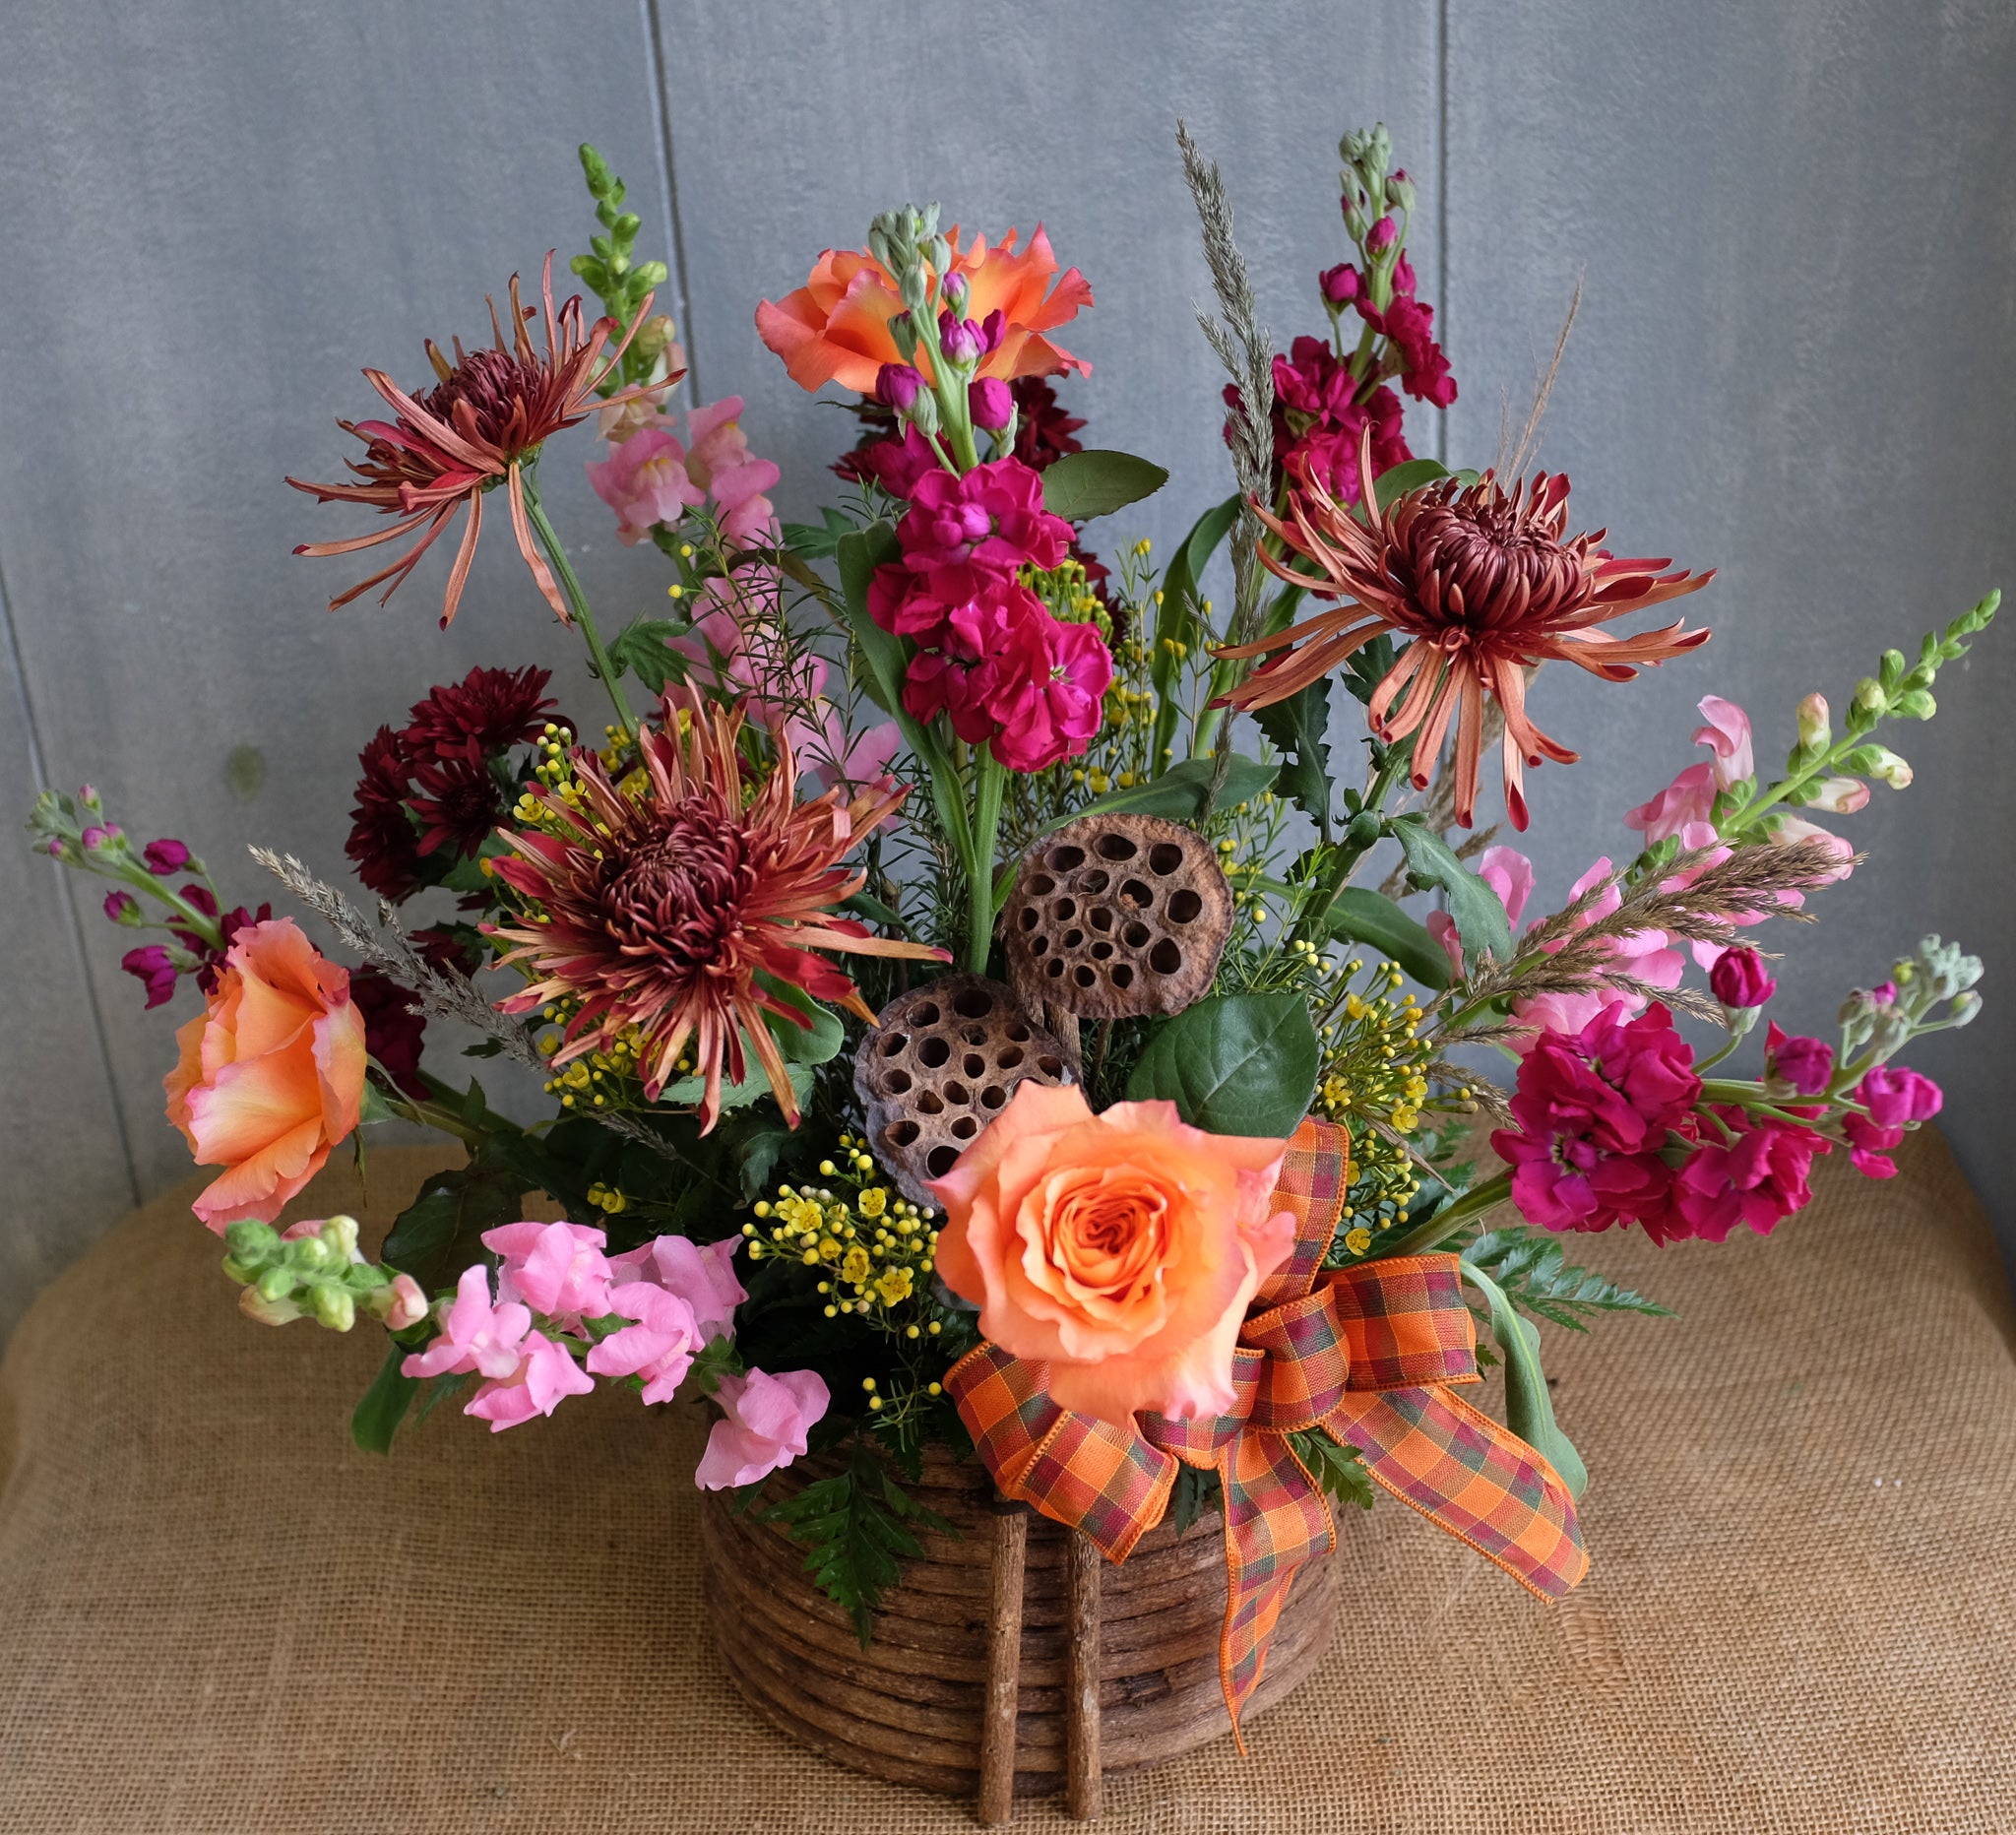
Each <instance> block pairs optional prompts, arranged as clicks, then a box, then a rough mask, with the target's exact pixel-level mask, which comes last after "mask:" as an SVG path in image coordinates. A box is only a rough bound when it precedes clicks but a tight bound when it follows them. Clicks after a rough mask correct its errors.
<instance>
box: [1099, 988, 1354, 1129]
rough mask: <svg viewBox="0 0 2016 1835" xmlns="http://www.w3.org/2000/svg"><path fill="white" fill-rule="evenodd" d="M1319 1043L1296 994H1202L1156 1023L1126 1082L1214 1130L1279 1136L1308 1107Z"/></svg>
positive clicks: (1145, 1098)
mask: <svg viewBox="0 0 2016 1835" xmlns="http://www.w3.org/2000/svg"><path fill="white" fill-rule="evenodd" d="M1320 1055H1321V1051H1320V1047H1319V1046H1318V1044H1317V1041H1316V1028H1315V1026H1314V1025H1313V1024H1312V1023H1311V1021H1310V1019H1309V1008H1308V1003H1307V1002H1306V1001H1304V1000H1303V998H1302V997H1301V995H1299V994H1228V995H1224V996H1222V997H1219V998H1217V999H1211V1000H1200V1001H1198V1002H1197V1004H1196V1005H1195V1006H1193V1007H1186V1008H1185V1009H1184V1010H1183V1011H1182V1012H1181V1013H1178V1014H1177V1015H1176V1016H1175V1018H1174V1019H1171V1020H1168V1021H1166V1022H1165V1023H1164V1024H1163V1025H1161V1026H1160V1027H1158V1028H1157V1029H1156V1031H1155V1033H1154V1035H1153V1037H1151V1038H1150V1040H1149V1042H1148V1048H1147V1050H1145V1051H1144V1052H1142V1054H1141V1058H1140V1061H1139V1062H1138V1063H1137V1064H1136V1065H1135V1066H1134V1074H1133V1075H1132V1076H1131V1077H1130V1078H1129V1079H1128V1080H1127V1094H1128V1096H1129V1097H1130V1098H1131V1099H1132V1100H1134V1101H1136V1102H1151V1101H1155V1100H1158V1099H1160V1100H1163V1101H1166V1102H1171V1103H1174V1104H1175V1106H1176V1108H1177V1111H1178V1112H1179V1113H1180V1114H1181V1115H1182V1117H1183V1119H1184V1120H1185V1121H1187V1122H1189V1123H1190V1125H1191V1126H1192V1127H1198V1128H1203V1129H1205V1130H1206V1131H1207V1132H1209V1133H1212V1134H1250V1135H1260V1136H1266V1137H1272V1138H1275V1139H1285V1138H1286V1137H1287V1136H1288V1135H1290V1134H1292V1133H1293V1132H1294V1130H1295V1128H1296V1127H1297V1126H1298V1125H1299V1124H1300V1122H1301V1119H1302V1117H1303V1116H1304V1115H1306V1114H1307V1113H1308V1112H1309V1099H1310V1098H1311V1097H1313V1096H1314V1095H1315V1093H1316V1069H1317V1063H1318V1060H1319V1057H1320Z"/></svg>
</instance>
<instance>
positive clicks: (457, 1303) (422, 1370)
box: [399, 1262, 532, 1378]
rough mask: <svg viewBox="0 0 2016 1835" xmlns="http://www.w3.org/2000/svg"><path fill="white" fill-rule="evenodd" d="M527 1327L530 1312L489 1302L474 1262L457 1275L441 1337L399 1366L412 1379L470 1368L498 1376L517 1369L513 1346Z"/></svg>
mask: <svg viewBox="0 0 2016 1835" xmlns="http://www.w3.org/2000/svg"><path fill="white" fill-rule="evenodd" d="M531 1329H532V1314H531V1312H530V1311H528V1310H527V1309H526V1307H524V1306H523V1305H521V1304H520V1303H519V1302H518V1301H516V1300H504V1301H501V1302H499V1303H498V1304H495V1305H492V1304H491V1302H490V1271H489V1270H488V1269H487V1268H486V1267H484V1266H483V1265H482V1264H481V1263H480V1262H478V1263H477V1264H476V1265H475V1266H474V1267H473V1268H465V1269H464V1270H463V1271H462V1279H461V1280H459V1281H458V1282H457V1283H456V1284H455V1300H454V1303H453V1304H452V1305H450V1306H449V1308H448V1311H447V1313H446V1314H445V1315H444V1317H443V1318H442V1321H441V1335H440V1336H439V1337H438V1338H436V1339H435V1340H434V1342H433V1343H432V1344H430V1345H429V1346H428V1347H427V1348H426V1349H425V1350H424V1351H419V1352H415V1353H414V1354H413V1355H412V1356H411V1357H410V1358H408V1359H406V1360H404V1361H403V1362H402V1363H401V1364H400V1366H399V1367H400V1372H401V1374H403V1375H407V1376H411V1377H414V1378H422V1377H427V1376H447V1375H451V1374H453V1375H459V1374H461V1373H463V1372H465V1371H470V1370H473V1371H475V1372H476V1373H477V1374H479V1375H483V1376H489V1377H495V1378H502V1377H507V1376H509V1375H511V1374H512V1373H513V1372H514V1371H515V1370H516V1369H517V1368H518V1361H519V1357H518V1347H519V1344H520V1342H521V1341H522V1340H523V1339H524V1337H525V1335H526V1333H527V1332H528V1331H530V1330H531Z"/></svg>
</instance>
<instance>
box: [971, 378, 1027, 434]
mask: <svg viewBox="0 0 2016 1835" xmlns="http://www.w3.org/2000/svg"><path fill="white" fill-rule="evenodd" d="M966 405H967V411H968V412H970V413H971V414H972V415H973V424H974V425H975V426H977V427H982V428H984V429H985V430H986V431H987V432H989V433H998V432H1000V431H1001V429H1002V428H1003V427H1006V426H1008V425H1009V424H1010V423H1011V422H1012V421H1013V420H1014V418H1015V397H1014V394H1013V393H1012V392H1011V391H1010V389H1009V387H1008V385H1007V384H1006V383H1005V382H1002V381H1000V380H999V379H998V378H996V377H993V376H985V377H982V378H981V379H980V380H979V381H978V382H976V383H974V384H973V385H972V386H971V387H970V388H969V389H968V390H967V392H966Z"/></svg>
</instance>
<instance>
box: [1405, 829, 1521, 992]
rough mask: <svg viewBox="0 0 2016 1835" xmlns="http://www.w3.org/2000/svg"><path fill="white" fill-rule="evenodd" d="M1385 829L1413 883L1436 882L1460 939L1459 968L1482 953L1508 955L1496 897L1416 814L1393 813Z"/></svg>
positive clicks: (1506, 926) (1506, 922) (1507, 932)
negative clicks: (1395, 844) (1405, 856)
mask: <svg viewBox="0 0 2016 1835" xmlns="http://www.w3.org/2000/svg"><path fill="white" fill-rule="evenodd" d="M1387 832H1388V833H1389V834H1390V835H1392V836H1393V838H1394V839H1395V840H1396V841H1398V842H1399V843H1400V846H1401V849H1402V851H1403V852H1404V853H1405V854H1407V870H1408V873H1409V875H1410V876H1411V877H1412V878H1413V879H1414V881H1415V882H1416V883H1417V884H1418V885H1421V886H1439V887H1440V888H1441V890H1442V892H1443V893H1444V894H1445V895H1446V897H1447V898H1448V901H1449V916H1450V917H1451V918H1453V919H1455V922H1456V928H1457V930H1458V932H1459V933H1460V934H1461V935H1462V938H1463V961H1464V966H1465V967H1466V968H1468V969H1470V970H1472V971H1475V970H1476V968H1477V966H1478V964H1479V962H1481V960H1482V959H1483V957H1484V956H1485V955H1486V954H1488V955H1490V956H1492V957H1494V958H1495V959H1496V960H1497V961H1499V962H1504V961H1506V960H1507V959H1508V958H1509V957H1510V956H1511V954H1512V924H1511V920H1510V919H1509V918H1506V916H1505V907H1504V905H1503V904H1502V903H1501V902H1500V901H1499V898H1498V895H1497V894H1496V893H1495V892H1493V891H1492V890H1491V888H1490V887H1489V886H1487V885H1486V884H1485V883H1484V882H1483V881H1482V880H1481V879H1480V878H1479V877H1478V876H1477V875H1476V874H1475V873H1473V872H1472V871H1471V870H1470V868H1469V867H1467V866H1466V865H1464V863H1463V862H1462V861H1461V860H1459V859H1458V858H1457V857H1456V853H1455V850H1454V849H1452V848H1451V847H1450V846H1449V844H1448V843H1447V842H1446V841H1444V840H1443V839H1442V837H1441V836H1439V835H1438V834H1436V833H1435V831H1434V830H1433V829H1431V828H1429V827H1427V826H1426V825H1425V824H1424V823H1423V822H1421V821H1420V819H1419V818H1418V817H1413V816H1396V817H1395V818H1394V819H1393V820H1392V821H1391V822H1389V823H1388V824H1387Z"/></svg>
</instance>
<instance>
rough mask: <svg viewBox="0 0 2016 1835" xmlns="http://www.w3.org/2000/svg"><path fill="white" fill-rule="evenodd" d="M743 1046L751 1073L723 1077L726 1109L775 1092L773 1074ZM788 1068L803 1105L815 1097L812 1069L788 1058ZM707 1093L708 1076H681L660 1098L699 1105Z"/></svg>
mask: <svg viewBox="0 0 2016 1835" xmlns="http://www.w3.org/2000/svg"><path fill="white" fill-rule="evenodd" d="M767 1017H768V1016H767V1015H766V1018H767ZM785 1024H788V1022H785ZM793 1030H795V1029H793ZM742 1050H743V1053H744V1055H745V1058H746V1061H747V1065H748V1071H749V1074H748V1075H747V1076H746V1077H744V1078H743V1079H742V1080H741V1082H739V1083H730V1082H729V1081H728V1080H727V1079H726V1078H725V1077H724V1078H723V1079H722V1085H721V1107H722V1109H723V1111H724V1112H725V1111H726V1110H728V1109H730V1108H745V1107H748V1106H749V1104H751V1103H753V1102H755V1101H756V1100H757V1099H758V1098H759V1097H764V1096H769V1095H772V1094H773V1092H772V1090H771V1087H770V1079H769V1077H768V1076H766V1075H765V1074H764V1071H763V1067H762V1066H761V1065H760V1064H758V1063H757V1062H756V1054H755V1053H754V1052H753V1051H751V1050H750V1049H749V1046H748V1044H746V1042H745V1043H744V1044H743V1046H742ZM784 1070H785V1075H786V1076H787V1077H788V1079H789V1080H790V1086H791V1093H792V1095H794V1096H795V1097H796V1098H797V1099H798V1107H800V1108H803V1107H804V1106H805V1105H806V1104H807V1103H808V1102H810V1101H811V1100H812V1073H811V1071H810V1070H809V1069H808V1068H807V1067H806V1066H805V1065H804V1064H802V1063H792V1062H789V1061H787V1062H786V1064H785V1067H784ZM706 1094H707V1079H706V1078H704V1077H681V1078H679V1079H678V1080H677V1081H676V1082H674V1083H668V1084H666V1085H665V1087H664V1088H663V1089H662V1091H661V1092H660V1093H659V1101H660V1102H662V1103H665V1104H669V1105H670V1106H671V1107H674V1108H689V1107H698V1106H699V1103H700V1099H701V1098H702V1097H703V1096H705V1095H706Z"/></svg>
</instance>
